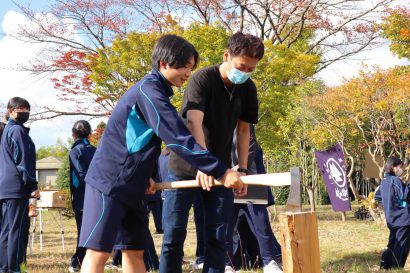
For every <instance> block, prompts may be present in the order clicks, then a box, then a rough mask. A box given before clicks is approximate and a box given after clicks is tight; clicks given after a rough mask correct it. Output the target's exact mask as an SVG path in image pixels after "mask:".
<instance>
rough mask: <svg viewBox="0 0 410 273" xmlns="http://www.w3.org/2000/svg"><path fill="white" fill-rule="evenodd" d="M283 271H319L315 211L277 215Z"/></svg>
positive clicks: (300, 272) (317, 272)
mask: <svg viewBox="0 0 410 273" xmlns="http://www.w3.org/2000/svg"><path fill="white" fill-rule="evenodd" d="M279 222H280V229H281V245H282V262H283V272H285V273H302V272H303V273H320V272H321V270H320V254H319V238H318V229H317V218H316V213H315V212H298V213H294V212H286V213H282V214H280V217H279Z"/></svg>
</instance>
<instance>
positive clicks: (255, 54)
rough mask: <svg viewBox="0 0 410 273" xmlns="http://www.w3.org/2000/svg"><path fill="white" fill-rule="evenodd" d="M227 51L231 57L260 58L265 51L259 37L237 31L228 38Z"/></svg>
mask: <svg viewBox="0 0 410 273" xmlns="http://www.w3.org/2000/svg"><path fill="white" fill-rule="evenodd" d="M228 51H229V54H231V56H232V57H236V56H247V57H251V58H257V59H259V60H260V59H262V57H263V54H264V53H265V46H264V45H263V42H262V40H261V39H260V38H258V37H256V36H253V35H251V34H244V33H242V32H237V33H235V34H234V35H232V36H231V38H229V41H228Z"/></svg>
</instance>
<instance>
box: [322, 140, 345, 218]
mask: <svg viewBox="0 0 410 273" xmlns="http://www.w3.org/2000/svg"><path fill="white" fill-rule="evenodd" d="M315 155H316V159H317V164H318V165H319V169H320V172H321V173H322V177H323V181H324V182H325V185H326V189H327V193H328V194H329V198H330V202H331V203H332V208H333V211H348V210H350V209H351V208H350V199H349V189H348V183H347V177H346V166H345V160H344V155H343V150H342V147H341V146H340V144H339V143H338V144H336V145H335V146H334V147H332V148H330V149H328V150H326V151H316V152H315Z"/></svg>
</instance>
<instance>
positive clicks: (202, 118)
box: [160, 32, 264, 273]
mask: <svg viewBox="0 0 410 273" xmlns="http://www.w3.org/2000/svg"><path fill="white" fill-rule="evenodd" d="M263 54H264V46H263V43H262V41H261V40H260V39H259V38H257V37H255V36H253V35H248V34H243V33H241V32H238V33H236V34H234V35H233V36H232V37H231V38H230V39H229V43H228V49H227V50H225V52H224V56H223V60H224V62H223V63H222V64H220V65H216V66H211V67H207V68H204V69H201V70H200V71H198V72H196V73H195V74H194V75H193V76H192V77H191V79H190V80H189V81H188V85H187V88H186V90H185V93H184V98H183V102H182V108H181V112H180V115H181V117H182V118H183V119H184V120H185V122H186V125H187V127H188V129H189V130H190V132H191V133H192V135H193V136H194V138H195V140H196V141H197V142H198V143H199V144H200V145H201V146H202V147H203V148H206V149H208V150H209V151H210V152H211V153H212V154H214V155H215V156H217V157H218V158H219V159H220V160H221V161H222V162H223V163H225V164H226V165H229V166H230V165H231V147H232V136H233V132H234V130H235V128H236V132H237V135H236V137H237V140H238V141H237V150H238V161H239V169H238V171H239V172H241V173H242V174H243V175H246V173H247V169H246V168H247V165H248V162H247V160H248V150H249V123H257V122H258V101H257V93H256V87H255V84H254V83H253V81H252V80H251V79H250V74H251V72H253V71H254V70H255V68H256V65H257V63H258V62H259V60H260V59H261V58H262V57H263ZM196 176H197V177H199V181H201V186H202V189H198V188H196V189H177V190H167V191H165V192H164V197H165V200H164V205H163V228H164V237H163V245H162V253H161V262H160V273H167V272H169V273H179V272H181V264H182V257H183V245H184V241H185V237H186V226H187V222H188V213H189V210H190V208H191V205H192V202H193V198H194V197H195V196H196V193H197V192H198V191H199V192H200V194H202V197H203V198H202V200H203V202H204V212H205V225H206V226H205V230H206V231H205V232H206V233H205V241H206V246H205V262H204V267H203V272H207V273H223V272H234V271H233V270H232V269H231V268H229V267H228V268H226V271H225V256H226V245H225V237H226V227H227V222H228V216H229V214H231V213H232V211H233V198H234V194H233V192H232V190H230V189H226V188H223V187H215V188H213V187H212V186H213V185H214V178H213V177H211V176H207V175H206V174H204V173H202V172H200V171H197V170H196V169H194V168H192V167H191V166H190V165H189V164H188V163H187V162H186V161H184V160H183V159H182V158H180V157H178V156H177V155H176V154H174V153H171V158H170V162H169V174H168V178H167V181H178V180H185V179H194V178H195V177H196ZM235 194H236V196H243V195H245V194H246V188H245V189H244V190H242V191H240V192H236V193H235ZM229 270H232V271H229Z"/></svg>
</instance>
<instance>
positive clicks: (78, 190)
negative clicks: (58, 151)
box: [69, 138, 95, 211]
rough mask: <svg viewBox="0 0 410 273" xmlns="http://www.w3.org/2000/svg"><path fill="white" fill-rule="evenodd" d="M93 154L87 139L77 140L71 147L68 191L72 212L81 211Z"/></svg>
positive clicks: (93, 150)
mask: <svg viewBox="0 0 410 273" xmlns="http://www.w3.org/2000/svg"><path fill="white" fill-rule="evenodd" d="M94 153H95V147H94V146H93V145H91V144H90V142H89V141H88V139H85V138H84V139H78V140H76V142H74V144H73V146H72V147H71V151H70V155H69V162H70V191H71V202H72V205H73V210H74V211H81V210H83V206H84V193H85V181H84V179H85V176H86V174H87V171H88V167H89V166H90V163H91V160H92V159H93V156H94Z"/></svg>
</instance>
